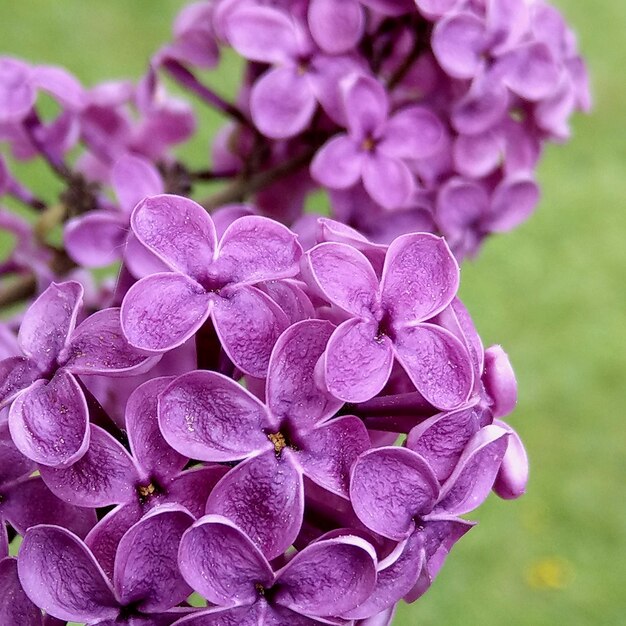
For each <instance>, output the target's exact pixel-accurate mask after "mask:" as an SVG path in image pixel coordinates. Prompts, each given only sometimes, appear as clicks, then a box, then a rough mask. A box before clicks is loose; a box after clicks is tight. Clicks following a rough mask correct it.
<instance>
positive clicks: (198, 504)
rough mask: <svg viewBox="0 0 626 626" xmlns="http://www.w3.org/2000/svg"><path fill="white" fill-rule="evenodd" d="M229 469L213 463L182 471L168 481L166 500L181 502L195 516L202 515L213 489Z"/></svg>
mask: <svg viewBox="0 0 626 626" xmlns="http://www.w3.org/2000/svg"><path fill="white" fill-rule="evenodd" d="M228 469H229V468H228V467H224V466H223V465H213V464H211V465H205V466H204V467H193V468H191V469H190V470H187V471H186V472H181V473H180V474H178V475H177V476H175V477H174V478H173V479H172V480H171V481H170V482H169V483H168V485H167V495H166V497H165V499H164V501H165V502H172V503H176V504H180V505H181V506H184V507H185V508H186V509H187V510H188V511H189V512H190V513H191V514H192V515H193V516H194V517H196V518H199V517H202V516H203V515H204V511H205V509H206V502H207V500H208V498H209V495H210V493H211V491H213V488H214V487H215V485H217V483H218V482H219V481H220V479H221V478H222V477H223V476H224V475H225V474H226V472H227V471H228ZM157 503H158V501H157Z"/></svg>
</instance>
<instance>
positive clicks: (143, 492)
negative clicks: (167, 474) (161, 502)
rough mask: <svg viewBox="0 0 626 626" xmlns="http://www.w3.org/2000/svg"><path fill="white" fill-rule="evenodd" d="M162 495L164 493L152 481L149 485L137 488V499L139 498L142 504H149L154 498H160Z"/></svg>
mask: <svg viewBox="0 0 626 626" xmlns="http://www.w3.org/2000/svg"><path fill="white" fill-rule="evenodd" d="M160 493H162V491H161V490H160V489H159V487H158V486H157V485H156V484H155V483H154V482H153V481H150V482H149V483H148V484H147V485H138V486H137V497H138V498H139V502H140V504H147V503H148V502H149V501H150V500H151V499H152V498H154V497H155V496H158V495H159V494H160Z"/></svg>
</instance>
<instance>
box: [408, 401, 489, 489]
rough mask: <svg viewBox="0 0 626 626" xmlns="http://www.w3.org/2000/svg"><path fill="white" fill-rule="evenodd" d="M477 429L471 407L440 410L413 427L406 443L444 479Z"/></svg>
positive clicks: (438, 478)
mask: <svg viewBox="0 0 626 626" xmlns="http://www.w3.org/2000/svg"><path fill="white" fill-rule="evenodd" d="M478 429H479V423H478V418H477V416H476V412H475V409H474V408H471V409H461V410H459V411H453V412H451V413H441V414H439V415H434V416H433V417H431V418H429V419H427V420H426V421H425V422H422V423H421V424H419V425H418V426H416V427H415V428H413V429H412V430H411V432H410V433H409V436H408V437H407V440H406V446H407V448H409V449H410V450H413V452H417V453H418V454H419V455H420V456H422V457H423V458H424V459H426V461H428V463H429V465H430V467H431V468H432V470H433V471H434V472H435V475H436V476H437V480H439V482H444V481H445V480H446V479H447V478H448V477H449V476H450V474H451V473H452V471H453V470H454V468H455V466H456V465H457V463H458V461H459V459H460V458H461V454H462V453H463V450H464V449H465V446H466V445H467V443H468V442H469V440H470V439H471V438H472V436H473V435H474V434H475V433H476V432H477V431H478Z"/></svg>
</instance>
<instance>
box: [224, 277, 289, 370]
mask: <svg viewBox="0 0 626 626" xmlns="http://www.w3.org/2000/svg"><path fill="white" fill-rule="evenodd" d="M222 296H223V297H220V298H216V299H215V308H214V309H213V314H212V316H213V321H214V323H215V330H216V332H217V335H218V337H219V339H220V342H221V344H222V347H223V348H224V351H225V352H226V354H227V355H228V357H229V358H230V359H231V361H232V362H233V363H234V364H235V365H236V366H237V367H238V368H239V369H240V370H241V371H242V372H244V373H245V374H249V375H250V376H255V377H256V378H264V377H265V375H266V374H267V367H268V365H269V360H270V354H271V351H272V348H273V347H274V344H275V343H276V341H277V340H278V337H279V336H280V335H281V333H282V332H283V331H284V330H285V329H286V328H287V326H289V320H288V319H287V316H286V315H285V313H284V312H283V310H282V309H281V308H280V307H279V306H278V305H277V304H276V303H275V302H274V301H273V300H272V299H271V298H270V297H269V296H267V295H266V294H264V293H263V292H262V291H260V290H259V289H257V288H255V287H251V286H243V285H242V286H238V287H236V288H232V289H229V290H228V292H226V293H224V292H223V293H222Z"/></svg>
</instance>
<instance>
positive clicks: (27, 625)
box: [0, 558, 43, 626]
mask: <svg viewBox="0 0 626 626" xmlns="http://www.w3.org/2000/svg"><path fill="white" fill-rule="evenodd" d="M0 624H5V626H18V625H19V626H42V624H43V616H42V614H41V609H40V608H39V607H38V606H36V605H34V604H33V602H32V600H31V599H30V598H29V597H28V596H27V595H26V594H25V593H24V590H23V589H22V584H21V583H20V579H19V578H18V575H17V559H13V558H4V559H1V560H0Z"/></svg>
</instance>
